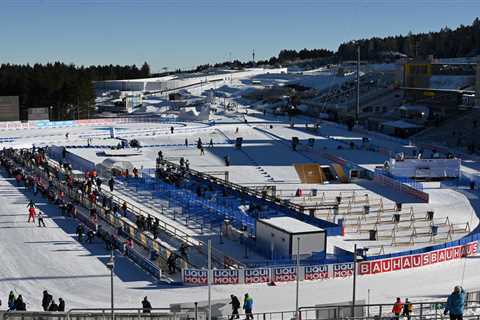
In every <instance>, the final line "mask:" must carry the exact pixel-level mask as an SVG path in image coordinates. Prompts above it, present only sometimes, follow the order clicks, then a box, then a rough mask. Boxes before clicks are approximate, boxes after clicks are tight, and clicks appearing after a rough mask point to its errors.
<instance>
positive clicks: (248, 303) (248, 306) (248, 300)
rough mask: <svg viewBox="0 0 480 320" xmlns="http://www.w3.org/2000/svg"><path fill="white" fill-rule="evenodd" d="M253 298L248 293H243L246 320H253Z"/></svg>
mask: <svg viewBox="0 0 480 320" xmlns="http://www.w3.org/2000/svg"><path fill="white" fill-rule="evenodd" d="M252 309H253V298H252V297H251V296H250V295H249V294H248V293H245V297H244V299H243V310H245V316H246V320H249V319H252V320H253V314H252Z"/></svg>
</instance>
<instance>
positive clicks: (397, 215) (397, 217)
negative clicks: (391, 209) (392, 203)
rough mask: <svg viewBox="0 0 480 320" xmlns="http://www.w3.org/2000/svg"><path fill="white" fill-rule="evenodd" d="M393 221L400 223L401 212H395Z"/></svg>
mask: <svg viewBox="0 0 480 320" xmlns="http://www.w3.org/2000/svg"><path fill="white" fill-rule="evenodd" d="M393 222H395V223H399V222H400V213H394V214H393Z"/></svg>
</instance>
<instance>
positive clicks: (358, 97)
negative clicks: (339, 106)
mask: <svg viewBox="0 0 480 320" xmlns="http://www.w3.org/2000/svg"><path fill="white" fill-rule="evenodd" d="M356 103H357V106H356V110H355V121H356V122H357V125H358V122H359V117H360V45H358V46H357V99H356Z"/></svg>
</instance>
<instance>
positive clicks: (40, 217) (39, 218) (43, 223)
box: [37, 211, 47, 228]
mask: <svg viewBox="0 0 480 320" xmlns="http://www.w3.org/2000/svg"><path fill="white" fill-rule="evenodd" d="M37 217H38V226H39V227H45V228H46V227H47V226H46V225H45V221H43V218H45V215H44V214H43V213H42V211H38V215H37Z"/></svg>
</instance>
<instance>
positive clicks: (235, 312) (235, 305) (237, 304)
mask: <svg viewBox="0 0 480 320" xmlns="http://www.w3.org/2000/svg"><path fill="white" fill-rule="evenodd" d="M230 299H231V301H230V303H229V304H231V305H232V316H231V317H230V320H233V319H240V315H239V314H238V309H240V300H238V298H237V296H235V295H233V294H231V295H230Z"/></svg>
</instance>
